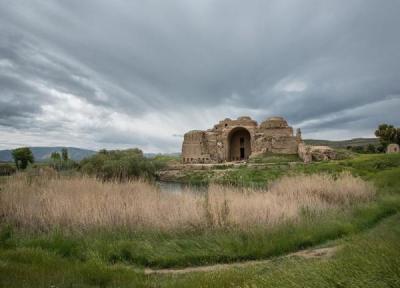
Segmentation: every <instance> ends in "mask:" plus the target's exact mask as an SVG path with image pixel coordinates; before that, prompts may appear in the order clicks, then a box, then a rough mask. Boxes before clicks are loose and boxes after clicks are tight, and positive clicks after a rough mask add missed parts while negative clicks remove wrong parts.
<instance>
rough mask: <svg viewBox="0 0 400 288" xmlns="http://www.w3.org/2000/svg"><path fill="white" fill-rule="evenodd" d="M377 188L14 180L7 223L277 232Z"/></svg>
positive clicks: (1, 200)
mask: <svg viewBox="0 0 400 288" xmlns="http://www.w3.org/2000/svg"><path fill="white" fill-rule="evenodd" d="M374 193H375V190H374V187H373V186H372V185H371V184H369V183H367V182H365V181H363V180H361V179H359V178H355V177H353V176H351V175H350V174H342V175H340V176H339V177H338V178H337V179H334V178H333V177H332V176H329V175H324V174H319V175H307V176H306V175H301V176H294V177H283V178H281V179H280V180H278V181H276V182H275V183H273V185H270V187H269V189H267V190H254V189H239V188H234V187H226V186H218V185H211V186H210V187H209V188H208V191H207V193H199V192H196V193H195V192H193V191H190V190H187V191H184V192H183V193H179V194H177V193H168V192H161V191H160V190H159V189H158V188H157V187H156V186H153V185H151V184H149V183H146V182H142V181H132V182H126V183H117V182H101V181H98V180H96V179H93V178H85V177H73V178H62V177H61V178H60V177H34V178H32V177H26V176H23V175H17V176H13V177H10V178H9V179H8V180H7V181H6V183H5V184H4V185H3V186H2V187H1V190H0V221H1V222H3V223H9V224H11V225H15V226H17V227H21V228H24V229H26V228H28V229H32V230H39V229H40V230H49V229H52V228H54V227H56V226H58V227H65V228H68V229H72V230H87V229H91V228H106V229H113V228H121V227H124V228H128V229H130V230H140V229H158V230H175V229H191V228H204V227H228V226H229V227H231V226H233V227H238V228H241V229H242V228H243V229H246V228H248V227H251V226H253V225H268V226H271V225H275V224H278V223H280V222H282V221H285V220H297V219H299V218H300V215H301V212H302V211H303V210H304V209H307V210H309V211H315V212H320V211H324V210H326V209H334V208H339V207H343V206H349V205H353V204H354V203H359V202H362V201H368V200H369V199H371V197H373V195H374Z"/></svg>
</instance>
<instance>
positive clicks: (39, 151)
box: [0, 147, 96, 162]
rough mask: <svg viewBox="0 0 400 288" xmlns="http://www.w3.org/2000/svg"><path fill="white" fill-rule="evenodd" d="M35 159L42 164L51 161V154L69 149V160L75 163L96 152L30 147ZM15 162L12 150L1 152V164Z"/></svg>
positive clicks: (77, 149) (79, 149) (71, 148)
mask: <svg viewBox="0 0 400 288" xmlns="http://www.w3.org/2000/svg"><path fill="white" fill-rule="evenodd" d="M30 148H31V150H32V153H33V156H34V157H35V161H37V162H42V161H46V160H47V159H50V156H51V153H53V152H61V149H62V148H67V149H68V155H69V158H70V159H72V160H75V161H80V160H82V159H83V158H85V157H88V156H91V155H93V154H95V153H96V151H93V150H88V149H81V148H74V147H30ZM11 161H13V159H12V155H11V150H0V162H11Z"/></svg>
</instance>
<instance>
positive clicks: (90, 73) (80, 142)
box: [0, 0, 400, 152]
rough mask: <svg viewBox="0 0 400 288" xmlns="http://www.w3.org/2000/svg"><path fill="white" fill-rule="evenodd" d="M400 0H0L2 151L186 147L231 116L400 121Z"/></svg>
mask: <svg viewBox="0 0 400 288" xmlns="http://www.w3.org/2000/svg"><path fill="white" fill-rule="evenodd" d="M399 13H400V2H399V1H391V0H388V1H367V2H366V1H356V0H351V1H345V2H343V1H318V0H315V1H311V0H306V1H289V0H288V1H281V0H275V1H261V0H260V1H257V0H254V1H253V0H251V1H235V0H233V1H232V0H220V1H211V0H209V1H207V0H206V1H204V0H202V1H200V0H199V1H196V0H193V1H184V0H181V1H155V0H154V1H152V0H150V1H124V0H116V1H106V0H103V1H94V0H86V1H77V0H70V1H39V0H32V1H29V2H27V1H18V0H17V1H7V0H4V1H0V148H12V147H16V146H20V145H32V146H33V145H67V146H78V147H86V148H94V149H99V148H127V147H140V148H142V149H144V150H145V151H146V152H174V151H179V150H180V143H181V141H182V138H181V136H180V135H183V133H184V132H185V131H187V130H190V129H207V128H210V127H212V124H214V123H215V122H217V121H218V120H220V119H223V118H226V117H230V118H235V117H238V116H241V115H248V116H251V117H253V118H255V119H256V120H258V121H262V120H263V119H265V118H266V117H268V116H273V115H281V116H284V117H285V118H287V119H288V121H289V123H290V124H291V125H293V126H295V127H296V128H297V127H299V128H302V131H303V136H304V137H305V138H320V139H321V138H323V139H346V138H354V137H370V136H373V131H374V129H375V127H376V126H377V125H378V124H379V123H382V122H389V123H391V124H394V125H400V118H399V115H400V113H399V110H400V33H399V31H398V30H399V27H400V17H398V15H399Z"/></svg>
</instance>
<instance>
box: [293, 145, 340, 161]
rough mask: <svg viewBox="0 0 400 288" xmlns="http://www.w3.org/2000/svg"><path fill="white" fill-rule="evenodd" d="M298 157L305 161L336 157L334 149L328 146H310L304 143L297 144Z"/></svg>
mask: <svg viewBox="0 0 400 288" xmlns="http://www.w3.org/2000/svg"><path fill="white" fill-rule="evenodd" d="M298 153H299V157H300V158H301V159H302V160H303V161H304V162H305V163H310V162H312V161H323V160H332V159H336V157H337V155H336V151H335V150H334V149H332V148H331V147H329V146H312V145H306V144H304V143H300V144H299V150H298Z"/></svg>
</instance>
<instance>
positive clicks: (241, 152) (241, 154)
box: [240, 148, 244, 160]
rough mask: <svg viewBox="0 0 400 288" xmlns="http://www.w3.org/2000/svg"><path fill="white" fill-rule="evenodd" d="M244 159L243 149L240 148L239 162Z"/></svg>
mask: <svg viewBox="0 0 400 288" xmlns="http://www.w3.org/2000/svg"><path fill="white" fill-rule="evenodd" d="M243 159H244V148H240V160H243Z"/></svg>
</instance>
